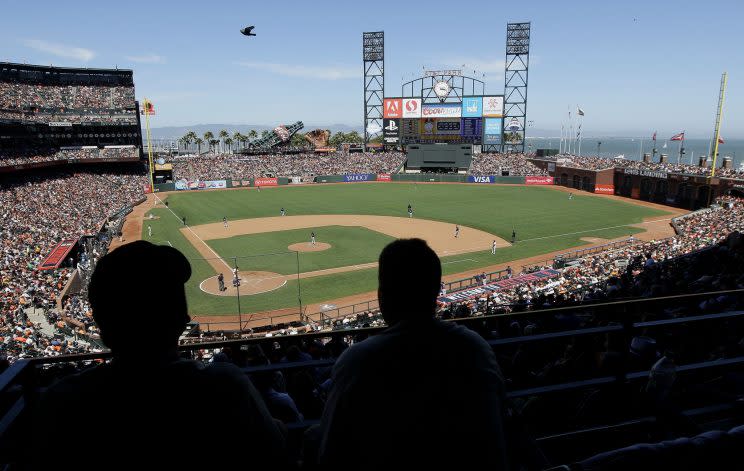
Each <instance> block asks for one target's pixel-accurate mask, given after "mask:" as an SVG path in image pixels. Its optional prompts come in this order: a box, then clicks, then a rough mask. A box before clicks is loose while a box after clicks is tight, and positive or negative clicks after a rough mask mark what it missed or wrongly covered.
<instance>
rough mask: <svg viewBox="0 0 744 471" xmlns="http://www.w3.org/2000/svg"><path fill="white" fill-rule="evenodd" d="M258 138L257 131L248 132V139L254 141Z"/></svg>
mask: <svg viewBox="0 0 744 471" xmlns="http://www.w3.org/2000/svg"><path fill="white" fill-rule="evenodd" d="M257 137H258V133H257V132H256V130H255V129H251V130H250V131H248V139H250V140H251V141H252V140H254V139H256V138H257Z"/></svg>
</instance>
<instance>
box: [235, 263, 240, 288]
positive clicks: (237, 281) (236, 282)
mask: <svg viewBox="0 0 744 471" xmlns="http://www.w3.org/2000/svg"><path fill="white" fill-rule="evenodd" d="M239 273H240V272H239V271H238V267H235V268H233V287H234V288H237V287H238V286H240V276H239Z"/></svg>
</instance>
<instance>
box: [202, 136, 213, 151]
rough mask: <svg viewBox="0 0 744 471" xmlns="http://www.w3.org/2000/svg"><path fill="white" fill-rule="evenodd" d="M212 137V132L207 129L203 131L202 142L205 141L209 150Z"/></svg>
mask: <svg viewBox="0 0 744 471" xmlns="http://www.w3.org/2000/svg"><path fill="white" fill-rule="evenodd" d="M212 139H214V134H212V131H207V132H205V133H204V142H206V143H207V145H208V146H209V152H211V151H212Z"/></svg>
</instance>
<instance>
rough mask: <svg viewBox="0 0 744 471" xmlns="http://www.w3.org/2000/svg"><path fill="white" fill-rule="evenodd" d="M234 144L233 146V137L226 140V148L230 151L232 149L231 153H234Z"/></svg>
mask: <svg viewBox="0 0 744 471" xmlns="http://www.w3.org/2000/svg"><path fill="white" fill-rule="evenodd" d="M232 144H233V140H232V137H230V136H227V137H226V138H225V147H227V148H228V149H230V152H232Z"/></svg>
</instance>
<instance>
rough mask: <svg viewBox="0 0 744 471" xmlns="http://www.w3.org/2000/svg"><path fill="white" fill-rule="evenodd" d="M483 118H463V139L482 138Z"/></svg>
mask: <svg viewBox="0 0 744 471" xmlns="http://www.w3.org/2000/svg"><path fill="white" fill-rule="evenodd" d="M482 123H483V120H482V119H481V118H462V133H461V135H462V137H480V136H481V134H483V125H482Z"/></svg>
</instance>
